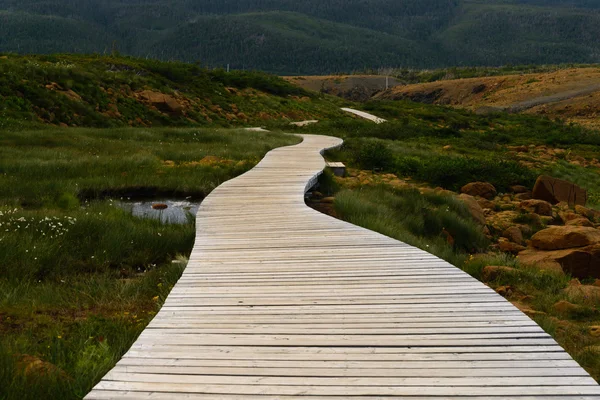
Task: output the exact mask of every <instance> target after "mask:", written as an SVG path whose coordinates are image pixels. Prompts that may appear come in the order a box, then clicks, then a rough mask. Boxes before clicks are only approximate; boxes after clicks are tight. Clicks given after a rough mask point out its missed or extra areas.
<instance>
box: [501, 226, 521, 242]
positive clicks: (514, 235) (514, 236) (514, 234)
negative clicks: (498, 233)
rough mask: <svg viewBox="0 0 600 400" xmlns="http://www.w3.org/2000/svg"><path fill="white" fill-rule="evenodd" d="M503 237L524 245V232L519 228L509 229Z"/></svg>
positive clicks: (512, 227)
mask: <svg viewBox="0 0 600 400" xmlns="http://www.w3.org/2000/svg"><path fill="white" fill-rule="evenodd" d="M502 237H505V238H507V239H508V240H510V241H511V242H513V243H517V244H522V243H523V232H521V229H519V228H518V227H517V226H511V227H508V228H506V229H505V230H504V232H502Z"/></svg>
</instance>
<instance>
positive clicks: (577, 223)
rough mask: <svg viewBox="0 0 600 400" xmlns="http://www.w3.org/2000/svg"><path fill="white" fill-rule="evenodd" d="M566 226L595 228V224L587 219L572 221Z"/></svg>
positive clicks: (579, 218) (581, 218) (580, 218)
mask: <svg viewBox="0 0 600 400" xmlns="http://www.w3.org/2000/svg"><path fill="white" fill-rule="evenodd" d="M565 225H567V226H589V227H592V228H593V227H594V224H593V223H592V222H591V221H590V220H589V219H587V218H585V217H578V218H574V219H571V220H568V221H567V222H566V223H565Z"/></svg>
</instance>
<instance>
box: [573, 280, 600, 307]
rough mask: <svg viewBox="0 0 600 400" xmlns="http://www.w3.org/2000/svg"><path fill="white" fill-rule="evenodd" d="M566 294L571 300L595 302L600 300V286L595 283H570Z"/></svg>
mask: <svg viewBox="0 0 600 400" xmlns="http://www.w3.org/2000/svg"><path fill="white" fill-rule="evenodd" d="M564 292H565V294H566V295H567V296H569V299H570V300H573V301H577V302H587V303H590V304H595V303H598V301H600V287H598V286H593V285H581V284H580V285H569V286H568V287H567V288H566V289H565V290H564Z"/></svg>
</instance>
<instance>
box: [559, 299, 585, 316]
mask: <svg viewBox="0 0 600 400" xmlns="http://www.w3.org/2000/svg"><path fill="white" fill-rule="evenodd" d="M552 309H553V310H554V312H555V313H557V314H561V315H567V316H571V315H577V314H579V313H581V312H582V311H583V310H584V307H582V306H578V305H576V304H573V303H569V302H568V301H566V300H561V301H559V302H557V303H555V304H554V305H553V306H552Z"/></svg>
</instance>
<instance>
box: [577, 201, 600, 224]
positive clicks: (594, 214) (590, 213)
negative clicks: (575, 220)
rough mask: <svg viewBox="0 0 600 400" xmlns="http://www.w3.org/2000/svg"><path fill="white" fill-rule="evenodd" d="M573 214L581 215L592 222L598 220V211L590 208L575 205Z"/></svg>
mask: <svg viewBox="0 0 600 400" xmlns="http://www.w3.org/2000/svg"><path fill="white" fill-rule="evenodd" d="M575 212H576V213H577V214H579V215H582V216H584V217H586V218H588V219H591V220H592V221H598V220H600V211H598V210H592V209H591V208H587V207H584V206H580V205H576V206H575Z"/></svg>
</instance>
